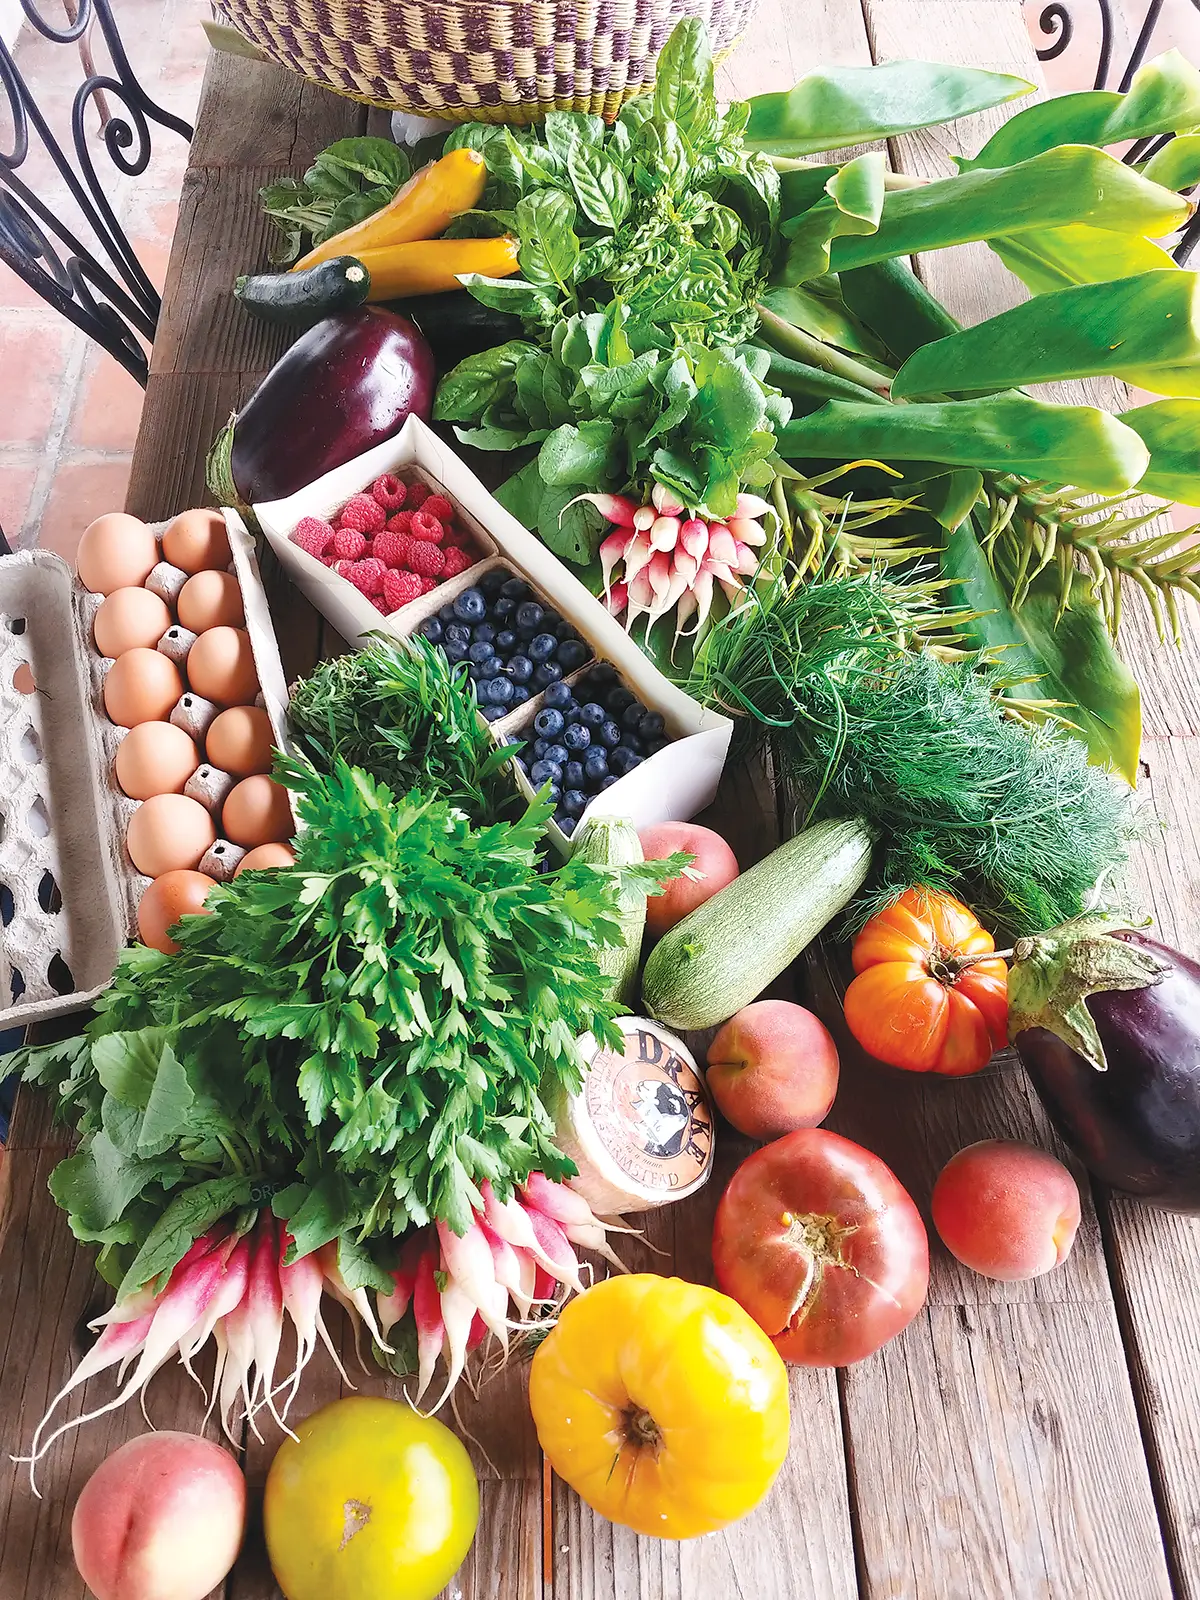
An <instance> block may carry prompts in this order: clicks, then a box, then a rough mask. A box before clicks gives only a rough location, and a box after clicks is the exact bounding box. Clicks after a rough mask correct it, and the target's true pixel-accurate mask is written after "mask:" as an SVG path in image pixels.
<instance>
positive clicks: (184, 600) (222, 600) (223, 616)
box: [176, 572, 246, 633]
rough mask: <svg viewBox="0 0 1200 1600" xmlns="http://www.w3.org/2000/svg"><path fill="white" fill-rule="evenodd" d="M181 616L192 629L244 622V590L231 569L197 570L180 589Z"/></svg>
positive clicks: (184, 623) (231, 626)
mask: <svg viewBox="0 0 1200 1600" xmlns="http://www.w3.org/2000/svg"><path fill="white" fill-rule="evenodd" d="M176 607H177V609H178V611H179V620H180V622H182V623H183V625H184V627H185V628H190V629H191V630H192V632H193V633H203V632H204V631H205V629H206V628H240V627H241V626H242V624H243V622H245V620H246V618H245V614H244V613H243V611H242V591H241V589H240V588H239V587H238V581H237V579H236V578H235V577H234V575H233V573H232V572H197V573H196V574H195V576H194V577H191V578H189V579H188V581H187V582H186V583H185V584H184V586H183V588H182V589H180V591H179V599H178V600H177V601H176Z"/></svg>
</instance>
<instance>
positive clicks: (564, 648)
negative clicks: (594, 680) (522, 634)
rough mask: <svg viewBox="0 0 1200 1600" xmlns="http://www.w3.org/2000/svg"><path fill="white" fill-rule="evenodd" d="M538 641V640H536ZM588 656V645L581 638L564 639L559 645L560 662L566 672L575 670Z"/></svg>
mask: <svg viewBox="0 0 1200 1600" xmlns="http://www.w3.org/2000/svg"><path fill="white" fill-rule="evenodd" d="M534 643H535V644H536V643H537V640H536V639H535V640H534ZM587 658H588V647H587V645H585V644H584V643H583V642H582V641H581V640H579V639H564V640H563V642H562V644H560V645H559V647H558V656H557V660H558V664H559V666H560V667H561V668H562V669H563V671H564V672H574V671H575V669H576V667H581V666H582V665H583V663H584V662H585V661H586V660H587Z"/></svg>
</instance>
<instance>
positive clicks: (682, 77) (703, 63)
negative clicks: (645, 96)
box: [654, 17, 717, 146]
mask: <svg viewBox="0 0 1200 1600" xmlns="http://www.w3.org/2000/svg"><path fill="white" fill-rule="evenodd" d="M654 111H655V115H656V116H657V118H658V119H659V121H660V122H674V123H677V124H678V126H679V130H680V132H681V133H682V134H683V135H684V136H685V138H687V139H688V141H689V142H690V143H691V144H692V145H693V146H696V145H698V144H700V143H702V142H704V141H706V140H708V139H710V138H711V137H712V134H713V133H714V131H715V129H716V122H717V102H716V95H715V93H714V89H713V63H712V52H711V50H710V49H709V45H708V29H707V28H706V27H705V25H704V23H703V22H702V21H701V20H700V19H699V17H685V18H684V19H683V20H682V21H681V22H678V23H676V25H675V28H674V29H673V31H672V33H671V37H670V38H669V39H668V40H667V42H666V44H665V45H664V46H663V48H662V51H661V52H660V54H659V57H658V63H657V65H656V67H655V70H654Z"/></svg>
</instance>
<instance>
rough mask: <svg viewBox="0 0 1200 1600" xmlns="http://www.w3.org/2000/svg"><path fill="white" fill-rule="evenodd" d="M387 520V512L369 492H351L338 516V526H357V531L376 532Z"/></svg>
mask: <svg viewBox="0 0 1200 1600" xmlns="http://www.w3.org/2000/svg"><path fill="white" fill-rule="evenodd" d="M386 521H387V512H386V511H385V510H384V509H383V507H382V506H381V505H380V504H379V501H378V500H373V499H372V498H371V496H370V495H369V494H352V495H351V496H350V498H349V500H347V501H346V504H345V505H344V506H343V507H342V510H341V515H340V516H339V517H338V527H339V528H357V529H358V531H359V533H378V532H379V530H380V528H382V527H383V525H384V523H385V522H386Z"/></svg>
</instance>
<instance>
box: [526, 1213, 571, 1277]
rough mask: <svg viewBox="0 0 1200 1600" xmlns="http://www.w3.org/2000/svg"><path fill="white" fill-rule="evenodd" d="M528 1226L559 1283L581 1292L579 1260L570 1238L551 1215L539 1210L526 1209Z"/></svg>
mask: <svg viewBox="0 0 1200 1600" xmlns="http://www.w3.org/2000/svg"><path fill="white" fill-rule="evenodd" d="M525 1215H526V1216H527V1217H528V1218H529V1222H530V1226H531V1227H532V1228H533V1231H534V1234H535V1235H536V1236H537V1241H538V1245H539V1247H540V1250H541V1253H542V1255H543V1256H544V1257H545V1258H546V1259H547V1260H548V1261H549V1263H550V1265H549V1268H548V1270H549V1271H550V1272H552V1273H553V1274H554V1276H555V1277H556V1278H557V1279H558V1281H559V1283H565V1284H567V1285H568V1287H569V1288H572V1289H574V1291H575V1293H576V1294H582V1293H583V1283H582V1281H581V1280H580V1277H579V1262H578V1261H576V1259H575V1252H574V1251H573V1250H572V1249H571V1244H570V1240H569V1239H568V1238H567V1236H566V1234H565V1233H564V1232H563V1230H562V1229H561V1228H560V1227H559V1225H558V1223H557V1222H555V1221H554V1219H553V1218H552V1217H547V1216H545V1215H544V1214H543V1213H542V1212H540V1211H527V1212H526V1213H525Z"/></svg>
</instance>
